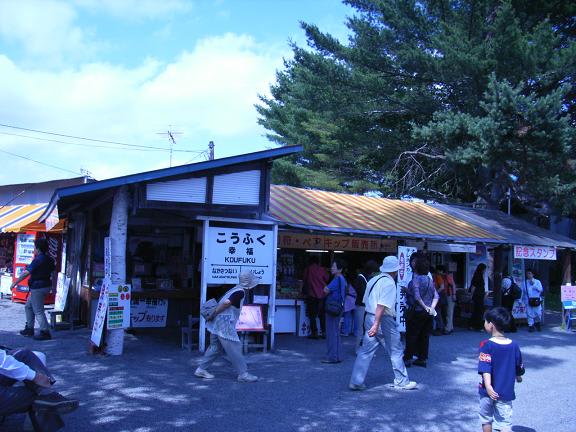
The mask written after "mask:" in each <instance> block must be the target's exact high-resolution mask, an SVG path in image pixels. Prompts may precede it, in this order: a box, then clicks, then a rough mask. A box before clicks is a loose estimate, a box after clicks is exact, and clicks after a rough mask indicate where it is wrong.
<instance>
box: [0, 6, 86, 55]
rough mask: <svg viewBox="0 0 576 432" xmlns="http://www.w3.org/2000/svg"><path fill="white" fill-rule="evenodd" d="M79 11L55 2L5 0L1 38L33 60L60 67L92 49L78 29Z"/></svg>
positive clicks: (0, 18) (0, 15)
mask: <svg viewBox="0 0 576 432" xmlns="http://www.w3.org/2000/svg"><path fill="white" fill-rule="evenodd" d="M76 18H77V16H76V11H75V10H74V8H73V7H72V5H70V4H69V3H66V2H61V1H54V0H27V1H20V0H3V1H1V2H0V36H1V37H2V38H3V39H5V40H7V41H10V42H13V43H15V44H21V46H22V48H23V49H24V50H25V51H26V52H27V53H28V54H31V55H33V56H40V57H41V58H42V59H43V60H49V61H50V62H51V63H57V62H59V61H61V60H62V58H63V57H64V56H67V57H72V58H80V57H81V56H83V55H85V54H86V52H87V51H92V50H93V48H94V47H93V46H92V45H91V44H90V43H89V42H88V39H89V37H88V36H87V34H86V33H85V31H84V30H82V29H81V28H80V27H78V26H76V25H75V21H76Z"/></svg>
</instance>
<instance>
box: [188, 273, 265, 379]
mask: <svg viewBox="0 0 576 432" xmlns="http://www.w3.org/2000/svg"><path fill="white" fill-rule="evenodd" d="M238 282H239V283H238V285H236V286H235V287H234V288H232V289H231V290H229V291H227V292H226V293H225V294H224V295H223V296H222V298H221V299H220V301H219V302H218V306H217V307H216V309H215V310H214V312H213V313H212V316H211V317H210V318H209V319H207V320H206V329H207V330H208V331H209V332H210V346H209V347H208V349H207V350H206V352H205V353H204V356H203V357H202V358H201V359H200V362H199V364H198V368H197V369H196V371H195V372H194V375H196V376H197V377H198V378H204V379H213V378H214V375H212V374H211V373H210V372H208V371H207V370H206V368H207V367H208V366H209V365H210V364H212V362H214V360H216V359H217V358H218V357H219V356H220V355H221V354H222V351H224V352H225V353H226V356H227V357H228V359H229V360H230V362H231V363H232V366H233V367H234V369H236V372H237V373H238V381H240V382H255V381H258V377H257V376H254V375H252V374H249V373H248V367H247V366H246V360H245V359H244V356H243V355H242V343H241V342H240V338H239V337H238V331H237V330H236V324H237V323H238V319H239V318H240V309H242V304H243V303H244V297H245V291H246V290H250V289H252V288H254V287H255V286H256V285H258V280H257V279H256V277H255V276H254V274H253V273H251V272H242V273H240V275H239V276H238Z"/></svg>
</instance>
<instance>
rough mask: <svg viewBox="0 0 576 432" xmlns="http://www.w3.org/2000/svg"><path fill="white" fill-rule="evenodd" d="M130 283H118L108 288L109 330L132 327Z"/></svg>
mask: <svg viewBox="0 0 576 432" xmlns="http://www.w3.org/2000/svg"><path fill="white" fill-rule="evenodd" d="M131 297H132V292H131V289H130V285H127V284H117V285H114V286H111V287H110V289H109V290H108V323H107V325H108V330H112V329H121V328H128V327H130V298H131Z"/></svg>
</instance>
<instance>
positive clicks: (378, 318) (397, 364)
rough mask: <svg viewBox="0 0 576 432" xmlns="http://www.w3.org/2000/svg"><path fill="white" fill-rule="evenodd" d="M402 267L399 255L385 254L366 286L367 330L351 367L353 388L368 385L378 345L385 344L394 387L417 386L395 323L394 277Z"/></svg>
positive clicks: (407, 388)
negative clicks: (405, 359)
mask: <svg viewBox="0 0 576 432" xmlns="http://www.w3.org/2000/svg"><path fill="white" fill-rule="evenodd" d="M399 268H400V266H399V265H398V258H396V257H395V256H388V257H386V258H384V261H383V263H382V266H381V267H380V272H381V273H380V274H378V275H376V276H374V277H373V278H371V279H370V281H369V282H368V284H367V286H366V292H365V294H364V303H365V305H366V312H365V318H364V328H365V329H366V332H365V334H364V338H363V340H362V346H361V347H360V350H359V351H358V355H357V356H356V361H355V362H354V368H353V369H352V377H351V378H350V385H349V388H350V390H364V389H365V388H366V386H365V384H364V380H365V378H366V374H367V373H368V368H369V367H370V362H371V361H372V358H373V357H374V354H376V351H377V350H378V346H379V345H382V346H383V347H384V349H385V350H386V352H387V353H388V355H389V356H390V359H391V361H392V369H393V370H394V384H393V387H394V388H398V389H402V390H412V389H414V388H416V383H415V382H414V381H410V380H409V379H408V372H407V371H406V366H404V361H403V359H402V356H403V354H404V347H403V346H402V342H401V341H400V333H399V332H398V328H397V324H396V281H395V280H394V278H395V277H396V274H397V273H398V269H399Z"/></svg>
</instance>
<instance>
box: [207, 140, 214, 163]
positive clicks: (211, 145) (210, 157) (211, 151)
mask: <svg viewBox="0 0 576 432" xmlns="http://www.w3.org/2000/svg"><path fill="white" fill-rule="evenodd" d="M208 160H214V141H210V142H209V143H208Z"/></svg>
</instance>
